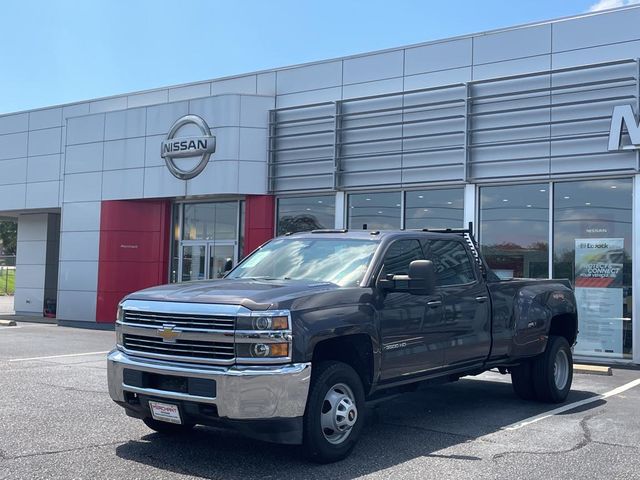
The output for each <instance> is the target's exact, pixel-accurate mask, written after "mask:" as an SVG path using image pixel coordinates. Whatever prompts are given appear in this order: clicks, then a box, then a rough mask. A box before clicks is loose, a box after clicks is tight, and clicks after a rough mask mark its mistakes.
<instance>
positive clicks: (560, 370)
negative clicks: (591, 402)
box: [532, 336, 573, 403]
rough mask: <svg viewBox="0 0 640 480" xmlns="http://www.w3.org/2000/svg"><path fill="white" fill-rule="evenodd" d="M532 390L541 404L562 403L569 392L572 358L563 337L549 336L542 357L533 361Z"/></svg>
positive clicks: (571, 379) (569, 348) (571, 377)
mask: <svg viewBox="0 0 640 480" xmlns="http://www.w3.org/2000/svg"><path fill="white" fill-rule="evenodd" d="M532 375H533V388H534V390H535V392H536V397H537V398H538V400H540V401H541V402H548V403H562V402H564V401H565V400H566V398H567V395H569V390H571V382H572V381H573V356H572V354H571V347H570V346H569V342H567V339H566V338H564V337H558V336H551V337H549V341H548V343H547V348H546V350H545V351H544V353H543V354H542V355H540V356H539V357H537V358H536V359H535V360H534V361H533V365H532Z"/></svg>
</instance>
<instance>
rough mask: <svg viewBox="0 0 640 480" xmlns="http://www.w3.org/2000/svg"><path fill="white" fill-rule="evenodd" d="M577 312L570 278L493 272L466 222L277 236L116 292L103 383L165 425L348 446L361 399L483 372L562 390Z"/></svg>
mask: <svg viewBox="0 0 640 480" xmlns="http://www.w3.org/2000/svg"><path fill="white" fill-rule="evenodd" d="M576 336H577V311H576V302H575V298H574V294H573V291H572V289H571V285H570V283H569V282H568V281H566V280H530V279H513V280H501V279H499V278H498V277H497V276H496V275H495V274H494V273H492V272H491V270H490V269H489V268H488V267H487V265H486V263H485V262H484V261H483V259H482V257H481V255H480V254H479V251H478V248H477V246H476V244H475V241H474V240H473V237H472V235H471V233H470V231H469V230H462V229H461V230H459V231H454V230H446V231H429V230H422V231H407V230H403V231H384V232H383V231H380V232H379V231H347V230H318V231H312V232H306V233H297V234H291V235H285V236H282V237H278V238H275V239H273V240H271V241H269V242H267V243H266V244H264V245H263V246H261V247H260V248H258V249H257V250H255V251H254V252H253V253H252V254H251V255H249V256H248V257H247V258H245V259H244V260H243V261H242V262H240V263H239V264H238V265H237V266H236V267H235V268H234V269H233V270H231V271H230V272H228V273H227V274H226V276H225V278H223V279H220V280H213V281H196V282H190V283H182V284H171V285H164V286H159V287H153V288H149V289H146V290H142V291H139V292H136V293H133V294H131V295H128V296H127V297H125V299H124V300H123V301H122V302H121V303H120V305H119V308H118V313H117V321H116V343H117V345H116V347H115V349H114V350H113V351H111V352H110V353H109V355H108V381H109V393H110V395H111V397H112V399H113V400H114V401H115V402H116V403H118V404H119V405H120V406H122V407H123V408H124V409H125V411H126V413H127V415H129V416H131V417H135V418H139V419H142V420H143V421H144V423H146V425H147V426H148V427H150V428H151V429H153V430H155V431H157V432H160V433H165V434H177V433H185V432H187V431H188V430H189V429H191V428H192V427H193V426H194V425H196V424H200V425H212V426H221V425H222V426H226V427H231V428H235V429H237V430H238V431H240V432H242V433H244V434H246V435H248V436H251V437H253V438H256V439H260V440H266V441H272V442H279V443H286V444H302V445H303V451H304V452H305V453H306V454H307V455H308V457H309V458H310V459H311V460H314V461H317V462H332V461H336V460H340V459H342V458H344V457H346V456H347V455H348V454H349V453H350V452H351V450H352V449H353V447H354V445H355V444H356V442H357V440H358V437H359V436H360V434H361V431H362V426H363V421H364V409H365V405H366V403H367V402H368V401H370V400H379V399H381V398H384V396H385V395H389V394H397V393H398V392H402V391H407V390H410V389H411V388H412V387H415V386H416V385H417V384H418V383H420V382H442V381H455V380H458V379H459V378H460V377H463V376H465V375H477V374H480V373H482V372H484V371H487V370H489V369H496V370H498V371H500V372H501V373H503V374H508V373H510V374H511V379H512V383H513V388H514V390H515V393H516V394H517V395H518V396H520V397H522V398H523V399H526V400H538V401H543V402H563V401H564V400H565V399H566V397H567V394H568V392H569V389H570V388H571V382H572V376H573V361H572V352H571V347H572V345H573V344H574V343H575V340H576Z"/></svg>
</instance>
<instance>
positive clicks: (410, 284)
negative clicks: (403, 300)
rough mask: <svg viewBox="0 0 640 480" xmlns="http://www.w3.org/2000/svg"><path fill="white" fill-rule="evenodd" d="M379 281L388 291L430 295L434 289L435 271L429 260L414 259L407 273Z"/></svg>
mask: <svg viewBox="0 0 640 480" xmlns="http://www.w3.org/2000/svg"><path fill="white" fill-rule="evenodd" d="M379 283H380V286H381V287H382V288H383V289H385V290H389V291H394V292H408V293H412V294H414V295H431V294H432V293H433V292H434V291H435V289H436V271H435V268H434V267H433V262H432V261H431V260H414V261H413V262H411V263H410V264H409V274H408V275H393V276H391V277H390V278H387V279H384V280H380V282H379Z"/></svg>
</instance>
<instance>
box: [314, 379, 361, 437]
mask: <svg viewBox="0 0 640 480" xmlns="http://www.w3.org/2000/svg"><path fill="white" fill-rule="evenodd" d="M357 421H358V409H357V408H356V401H355V396H354V395H353V392H352V391H351V389H350V388H349V387H348V386H347V385H345V384H344V383H338V384H336V385H334V386H333V387H331V388H330V389H329V391H328V392H327V394H326V395H325V396H324V401H323V402H322V410H321V412H320V426H321V428H322V433H323V435H324V438H326V439H327V441H328V442H329V443H332V444H334V445H338V444H340V443H342V442H344V441H345V440H346V439H347V437H348V436H349V434H350V433H351V429H352V428H353V426H354V425H355V424H356V422H357Z"/></svg>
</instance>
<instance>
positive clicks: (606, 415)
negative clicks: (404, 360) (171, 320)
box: [0, 323, 640, 480]
mask: <svg viewBox="0 0 640 480" xmlns="http://www.w3.org/2000/svg"><path fill="white" fill-rule="evenodd" d="M112 343H113V332H104V331H91V330H79V329H71V328H63V327H57V326H54V325H40V324H27V323H22V324H20V325H19V326H18V327H0V479H22V478H24V479H39V478H86V479H92V480H95V479H102V478H126V479H135V478H145V479H146V478H154V479H165V478H179V479H186V478H216V479H217V478H225V479H249V478H256V479H280V478H295V479H297V478H304V479H307V478H317V479H332V480H337V479H352V478H372V479H373V478H378V479H385V480H386V479H390V478H392V479H396V478H415V479H425V478H437V479H448V478H469V479H482V478H487V479H489V478H491V479H493V478H504V479H510V480H512V479H520V478H527V479H529V478H539V479H545V480H549V479H554V478H581V479H587V478H598V479H600V478H625V479H634V478H640V448H639V446H640V386H635V387H632V388H629V387H630V385H634V383H630V382H634V381H635V380H636V379H638V378H639V377H640V371H637V370H620V369H617V370H615V371H614V375H613V376H612V377H600V376H587V375H577V376H576V378H575V382H574V391H573V392H572V393H571V395H570V397H569V402H580V401H585V402H586V401H588V403H585V404H583V405H580V404H578V406H577V408H574V409H571V410H565V411H559V412H556V413H555V414H551V415H549V412H550V411H551V413H553V411H554V410H553V409H555V408H556V406H549V405H540V404H537V403H528V402H523V401H520V400H519V399H517V398H516V397H515V396H514V394H513V393H512V390H511V385H510V383H509V379H508V377H504V376H501V375H499V374H494V373H487V374H483V375H480V376H478V377H475V378H469V379H463V380H461V381H459V382H456V383H453V384H448V385H442V386H437V387H433V386H432V387H430V388H425V389H421V390H419V391H417V392H415V393H410V394H405V395H403V396H401V397H398V398H395V399H393V400H389V401H386V402H384V403H381V404H379V405H378V406H377V407H375V408H371V409H369V411H368V423H367V427H366V429H365V432H364V436H363V438H362V440H361V442H360V443H359V445H358V446H357V448H356V450H355V451H354V452H353V455H352V456H351V457H350V458H348V459H347V460H345V461H342V462H340V463H336V464H333V465H322V466H320V465H314V464H309V463H306V462H305V460H303V459H302V458H301V457H300V455H299V452H298V449H297V448H295V447H290V446H280V445H271V444H266V443H261V442H257V441H254V440H250V439H246V438H244V437H242V436H240V435H238V434H236V433H234V432H230V431H223V430H218V429H213V428H205V427H197V428H196V430H195V432H194V433H193V435H191V436H190V437H182V438H177V439H167V438H163V437H161V436H160V435H158V434H156V433H153V432H151V431H150V430H149V429H147V428H146V427H145V426H144V425H143V424H142V422H140V421H138V420H134V419H131V418H128V417H126V416H125V415H124V413H123V412H122V410H121V409H120V408H119V407H117V406H116V405H115V404H114V403H112V402H111V400H110V399H109V397H108V394H107V387H106V378H105V376H106V366H105V352H106V351H107V350H108V349H110V347H111V345H112ZM635 383H640V382H635ZM619 387H622V388H619ZM601 394H606V395H605V396H598V395H601Z"/></svg>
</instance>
